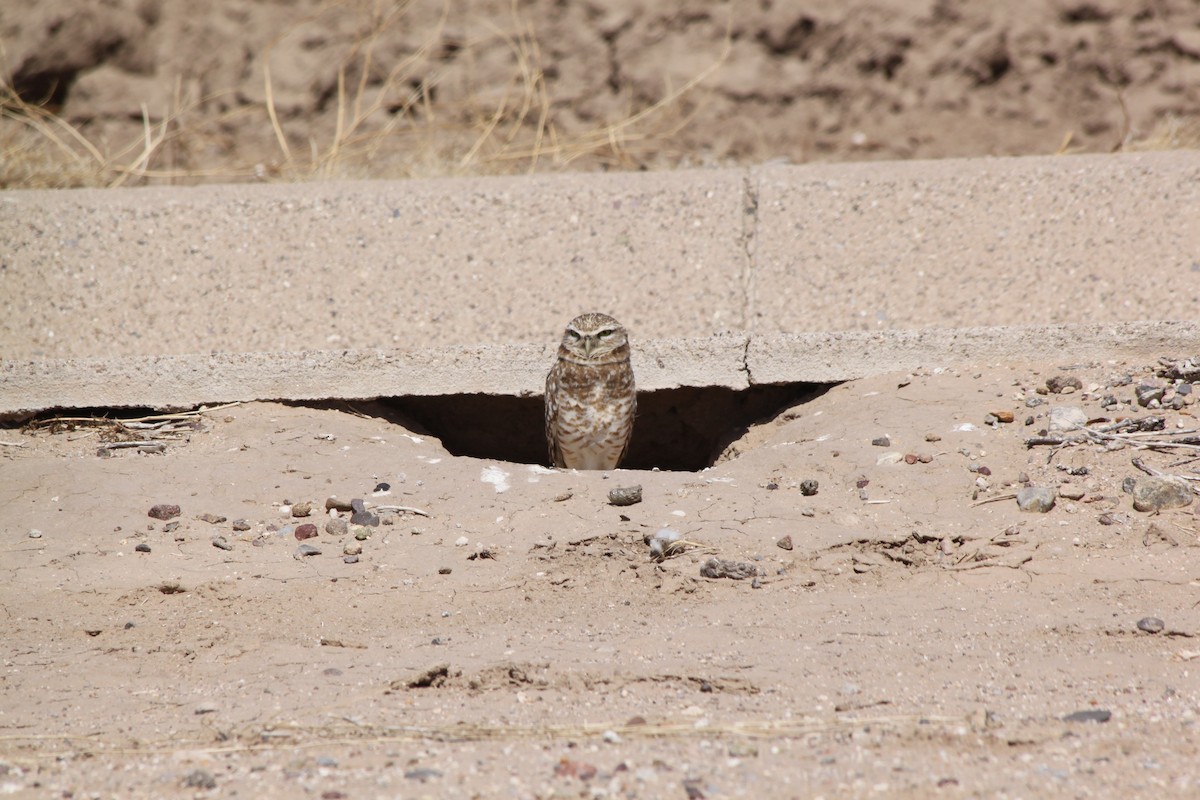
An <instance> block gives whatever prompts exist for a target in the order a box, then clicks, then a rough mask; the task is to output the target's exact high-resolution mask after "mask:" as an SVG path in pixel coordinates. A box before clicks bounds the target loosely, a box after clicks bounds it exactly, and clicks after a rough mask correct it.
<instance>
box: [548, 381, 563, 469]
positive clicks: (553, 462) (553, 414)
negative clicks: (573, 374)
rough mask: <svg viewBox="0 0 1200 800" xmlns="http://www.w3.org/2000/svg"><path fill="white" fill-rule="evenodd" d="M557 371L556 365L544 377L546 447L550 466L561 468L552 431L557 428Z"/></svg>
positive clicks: (557, 448) (555, 439)
mask: <svg viewBox="0 0 1200 800" xmlns="http://www.w3.org/2000/svg"><path fill="white" fill-rule="evenodd" d="M557 371H558V365H557V364H555V365H554V368H553V369H551V370H550V374H549V375H547V376H546V395H545V402H546V445H547V448H548V449H549V454H550V466H552V467H563V466H565V463H564V462H563V455H562V450H561V449H560V448H559V446H558V437H557V436H555V435H554V430H555V428H556V427H557V426H558V403H557V402H556V400H555V397H557V395H558V380H557V377H558V376H557V375H556V374H555V373H556V372H557Z"/></svg>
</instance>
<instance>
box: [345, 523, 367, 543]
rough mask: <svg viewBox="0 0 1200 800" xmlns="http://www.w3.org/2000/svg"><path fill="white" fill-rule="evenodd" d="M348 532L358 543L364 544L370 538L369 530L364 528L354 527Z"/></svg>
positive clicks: (360, 526)
mask: <svg viewBox="0 0 1200 800" xmlns="http://www.w3.org/2000/svg"><path fill="white" fill-rule="evenodd" d="M350 531H351V533H353V534H354V538H355V539H357V540H358V541H360V542H365V541H366V540H367V539H370V538H371V529H370V528H364V527H363V526H362V525H355V526H354V527H352V528H351V529H350Z"/></svg>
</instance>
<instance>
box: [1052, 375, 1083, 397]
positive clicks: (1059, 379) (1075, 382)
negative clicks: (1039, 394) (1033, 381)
mask: <svg viewBox="0 0 1200 800" xmlns="http://www.w3.org/2000/svg"><path fill="white" fill-rule="evenodd" d="M1068 387H1069V388H1070V389H1072V390H1079V389H1082V388H1083V381H1081V380H1079V378H1076V377H1075V376H1074V375H1055V376H1054V377H1053V378H1050V379H1048V380H1047V381H1046V388H1047V389H1049V390H1050V392H1051V393H1053V394H1063V390H1064V389H1067V388H1068ZM1068 394H1069V392H1068Z"/></svg>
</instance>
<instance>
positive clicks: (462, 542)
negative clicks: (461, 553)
mask: <svg viewBox="0 0 1200 800" xmlns="http://www.w3.org/2000/svg"><path fill="white" fill-rule="evenodd" d="M470 543H471V540H470V539H468V538H467V537H466V536H460V537H458V538H457V539H455V540H454V546H455V547H466V546H467V545H469V544H470Z"/></svg>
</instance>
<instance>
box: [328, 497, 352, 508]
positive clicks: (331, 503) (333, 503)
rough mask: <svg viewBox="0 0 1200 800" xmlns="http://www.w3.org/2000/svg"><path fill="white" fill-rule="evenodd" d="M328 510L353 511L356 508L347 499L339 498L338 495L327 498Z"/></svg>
mask: <svg viewBox="0 0 1200 800" xmlns="http://www.w3.org/2000/svg"><path fill="white" fill-rule="evenodd" d="M325 510H326V511H353V510H354V508H353V507H352V506H351V505H350V503H348V502H346V501H345V500H338V499H337V498H336V497H327V498H325Z"/></svg>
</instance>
